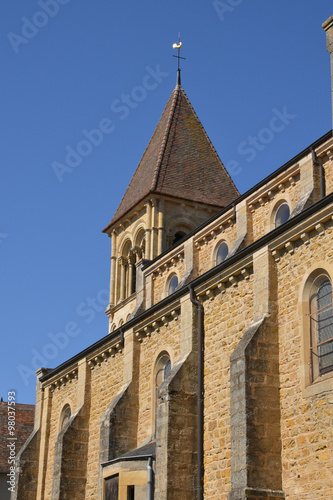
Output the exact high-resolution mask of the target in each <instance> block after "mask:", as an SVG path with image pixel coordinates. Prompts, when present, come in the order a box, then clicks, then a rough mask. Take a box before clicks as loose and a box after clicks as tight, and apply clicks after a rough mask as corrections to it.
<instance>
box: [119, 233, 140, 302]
mask: <svg viewBox="0 0 333 500" xmlns="http://www.w3.org/2000/svg"><path fill="white" fill-rule="evenodd" d="M118 262H119V277H120V280H119V281H120V283H119V301H122V300H124V299H126V298H127V297H129V296H130V295H132V293H134V292H135V290H136V267H135V254H134V251H133V248H132V245H131V241H130V240H129V239H128V240H126V242H125V244H124V245H123V247H122V250H121V255H120V257H119V259H118Z"/></svg>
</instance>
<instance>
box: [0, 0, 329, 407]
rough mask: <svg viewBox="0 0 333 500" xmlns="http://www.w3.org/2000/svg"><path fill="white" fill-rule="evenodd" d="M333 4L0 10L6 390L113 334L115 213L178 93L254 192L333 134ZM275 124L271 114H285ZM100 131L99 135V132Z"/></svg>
mask: <svg viewBox="0 0 333 500" xmlns="http://www.w3.org/2000/svg"><path fill="white" fill-rule="evenodd" d="M331 15H333V5H332V2H331V0H330V1H329V0H320V2H318V1H315V0H303V1H302V2H299V1H295V0H293V1H290V0H288V1H287V0H279V1H272V0H271V1H269V2H268V1H267V2H263V1H259V0H251V2H250V1H249V0H225V1H220V2H214V1H207V0H206V1H203V0H201V1H199V0H192V1H191V2H189V1H188V2H184V1H183V2H181V1H178V2H175V1H174V0H169V1H168V2H156V1H154V2H153V1H150V0H149V1H145V2H137V1H132V0H131V1H129V0H124V1H121V2H109V1H106V0H104V1H102V0H96V1H94V2H79V1H78V0H57V1H56V0H40V1H39V2H38V1H30V2H26V1H24V0H16V1H15V2H1V4H0V58H1V59H0V61H1V78H0V86H1V87H0V91H1V93H0V96H1V97H0V99H1V122H0V123H1V134H0V150H1V169H0V203H1V211H0V273H1V275H0V276H1V279H0V283H1V301H0V317H1V347H2V349H1V350H2V363H1V366H0V384H1V387H0V396H2V397H3V398H4V399H5V400H6V399H7V391H8V390H13V389H14V390H16V391H17V400H18V402H21V403H34V400H35V376H34V371H35V369H36V368H37V367H38V366H40V365H43V366H45V365H46V366H47V367H55V366H57V365H59V364H60V363H62V362H63V361H64V360H66V359H68V358H69V357H71V356H73V355H75V354H76V353H78V352H80V351H81V350H82V349H84V348H86V347H87V346H88V345H90V344H91V343H93V342H95V341H96V340H98V339H99V338H101V337H103V336H105V335H106V334H107V331H108V323H107V317H106V315H105V314H104V310H105V307H106V303H107V294H108V286H109V272H110V258H109V257H110V240H109V238H108V237H107V236H106V235H105V234H102V233H101V230H102V229H103V227H105V226H106V225H107V223H108V222H109V221H110V220H111V218H112V215H113V214H114V212H115V210H116V208H117V206H118V204H119V202H120V200H121V197H122V195H123V193H124V191H125V189H126V187H127V185H128V183H129V181H130V179H131V176H132V174H133V172H134V170H135V168H136V166H137V165H138V163H139V161H140V158H141V156H142V154H143V152H144V149H145V147H146V145H147V144H148V141H149V139H150V137H151V135H152V133H153V131H154V128H155V126H156V124H157V122H158V120H159V118H160V115H161V113H162V111H163V108H164V106H165V104H166V102H167V100H168V98H169V96H170V94H171V92H172V90H173V88H174V86H175V82H176V66H177V61H176V59H174V58H173V57H172V55H173V54H174V51H173V50H172V44H173V43H174V42H176V41H177V38H178V32H179V31H180V32H181V39H182V41H183V49H182V56H184V57H186V61H183V63H182V85H183V87H184V90H185V92H186V93H187V95H188V97H189V99H190V101H191V103H192V105H193V107H194V109H195V111H196V112H197V114H198V116H199V118H200V120H201V122H202V124H203V125H204V127H205V129H206V131H207V133H208V135H209V137H210V139H211V140H212V142H213V144H214V146H215V148H216V149H217V151H218V153H219V155H220V157H221V159H222V161H223V162H224V164H225V165H226V167H227V168H228V169H229V171H230V173H231V175H232V177H233V179H234V181H235V183H236V185H237V187H238V189H239V190H240V192H241V193H243V192H245V191H246V190H247V189H249V188H250V187H251V186H253V185H254V184H255V183H257V182H259V181H260V180H261V179H262V178H264V177H266V176H267V175H268V174H270V173H271V172H272V171H274V170H275V169H277V168H278V167H280V166H281V165H282V164H284V163H285V162H286V161H288V160H289V159H290V158H292V157H293V156H295V155H296V154H298V153H299V152H300V151H301V150H302V149H304V148H305V147H307V146H308V145H309V144H311V143H312V142H314V141H315V140H316V139H318V138H319V137H321V136H322V135H323V134H325V133H326V132H328V131H329V130H330V129H331V128H332V112H331V82H330V62H329V54H328V52H327V51H326V42H325V33H324V31H323V29H322V27H321V25H322V23H323V22H324V21H325V20H326V19H327V18H328V17H330V16H331ZM275 117H276V119H275ZM96 130H99V131H96Z"/></svg>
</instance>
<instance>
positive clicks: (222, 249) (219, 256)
mask: <svg viewBox="0 0 333 500" xmlns="http://www.w3.org/2000/svg"><path fill="white" fill-rule="evenodd" d="M228 252H229V249H228V245H227V244H226V242H225V241H222V243H220V245H219V246H218V249H217V252H216V257H215V264H216V265H217V264H221V262H223V261H224V260H225V259H226V258H227V256H228Z"/></svg>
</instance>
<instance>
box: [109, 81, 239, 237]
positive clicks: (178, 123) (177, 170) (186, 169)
mask: <svg viewBox="0 0 333 500" xmlns="http://www.w3.org/2000/svg"><path fill="white" fill-rule="evenodd" d="M154 193H155V194H159V195H162V196H163V195H164V196H171V197H174V198H178V199H183V200H190V201H194V202H198V203H204V204H207V205H211V206H214V207H221V208H222V207H225V206H227V205H229V203H231V202H232V201H233V200H234V199H236V198H237V197H238V196H239V192H238V190H237V188H236V187H235V185H234V183H233V181H232V180H231V178H230V176H229V174H228V172H227V171H226V169H225V167H224V165H223V163H222V162H221V160H220V158H219V156H218V155H217V153H216V151H215V148H214V147H213V145H212V143H211V142H210V140H209V138H208V136H207V134H206V132H205V130H204V128H203V126H202V124H201V122H200V121H199V119H198V117H197V115H196V114H195V111H194V109H193V108H192V106H191V104H190V102H189V100H188V98H187V96H186V94H185V92H184V90H183V88H182V87H181V86H180V85H177V86H176V88H175V89H174V91H173V92H172V94H171V96H170V98H169V100H168V102H167V105H166V107H165V109H164V111H163V114H162V116H161V118H160V121H159V123H158V125H157V127H156V129H155V132H154V134H153V136H152V138H151V140H150V142H149V144H148V146H147V148H146V150H145V152H144V154H143V157H142V159H141V161H140V163H139V165H138V167H137V169H136V171H135V173H134V175H133V177H132V180H131V182H130V184H129V186H128V188H127V190H126V192H125V194H124V196H123V199H122V200H121V202H120V204H119V207H118V209H117V211H116V213H115V215H114V217H113V219H112V220H111V222H110V224H109V225H108V226H107V227H106V228H105V229H104V232H108V230H109V229H110V228H111V226H113V225H114V224H115V223H116V222H117V221H118V220H119V219H121V218H122V217H123V216H124V215H125V214H126V213H127V212H129V211H130V210H131V209H132V208H134V207H135V206H136V205H137V204H138V203H139V202H141V201H142V200H143V199H144V198H145V197H146V196H148V195H151V194H154Z"/></svg>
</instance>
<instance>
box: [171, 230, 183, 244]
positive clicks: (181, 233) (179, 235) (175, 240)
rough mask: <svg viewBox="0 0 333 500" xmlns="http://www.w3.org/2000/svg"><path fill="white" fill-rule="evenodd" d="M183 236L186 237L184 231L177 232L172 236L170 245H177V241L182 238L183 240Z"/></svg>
mask: <svg viewBox="0 0 333 500" xmlns="http://www.w3.org/2000/svg"><path fill="white" fill-rule="evenodd" d="M184 236H186V233H185V231H177V233H176V234H175V235H174V237H173V242H172V244H173V245H174V244H175V243H177V242H178V241H179V240H181V239H182V238H184Z"/></svg>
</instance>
